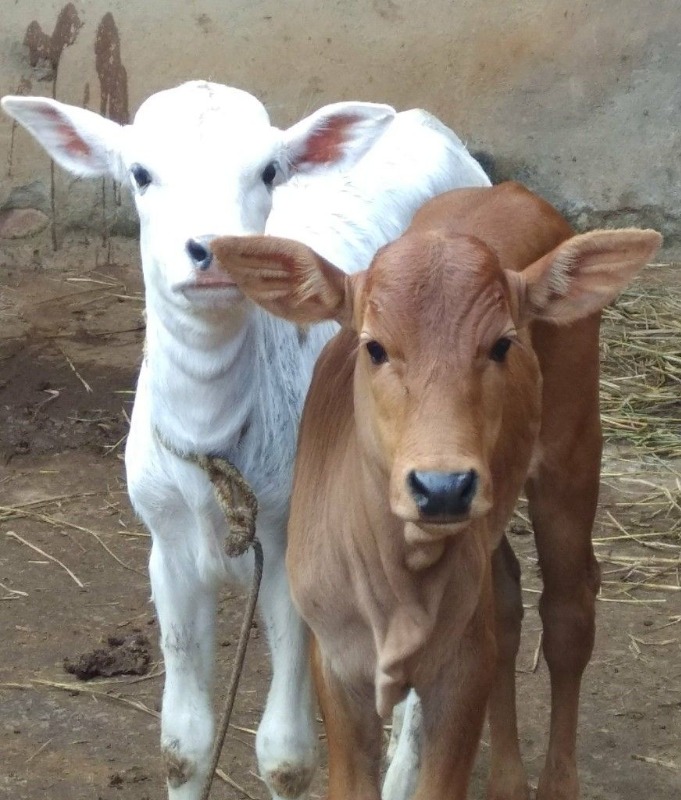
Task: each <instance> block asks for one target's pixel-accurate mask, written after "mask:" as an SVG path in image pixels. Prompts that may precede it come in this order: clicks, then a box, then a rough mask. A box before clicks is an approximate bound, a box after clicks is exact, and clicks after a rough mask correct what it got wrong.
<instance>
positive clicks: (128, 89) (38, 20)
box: [0, 0, 681, 249]
mask: <svg viewBox="0 0 681 800" xmlns="http://www.w3.org/2000/svg"><path fill="white" fill-rule="evenodd" d="M2 5H3V7H2V23H3V24H2V27H0V93H2V94H9V93H12V94H14V93H20V94H41V95H48V96H55V97H57V98H58V99H59V100H63V101H65V102H68V103H73V104H77V105H82V106H85V107H87V108H90V109H93V110H96V111H99V112H101V113H103V114H104V115H106V116H108V117H110V118H111V119H115V120H118V121H119V122H122V123H125V122H126V121H128V120H129V119H130V118H131V116H132V115H133V114H134V111H135V109H136V108H137V106H138V105H139V104H140V103H141V101H142V100H143V99H144V98H145V97H147V96H148V95H149V94H150V93H152V92H154V91H157V90H159V89H162V88H166V87H169V86H173V85H175V84H177V83H180V82H182V81H184V80H187V79H190V78H209V79H212V80H215V81H220V82H224V83H228V84H232V85H235V86H239V87H241V88H245V89H248V90H249V91H251V92H253V93H254V94H256V95H257V96H258V97H260V98H261V99H262V100H263V101H264V102H265V103H266V105H267V106H268V108H269V109H270V112H271V116H272V119H273V122H274V123H275V124H277V125H281V126H283V125H288V124H290V123H291V122H293V121H295V120H296V119H298V118H300V116H302V115H303V114H305V113H307V112H309V111H312V110H313V109H315V108H317V107H319V106H320V105H323V104H324V103H326V102H331V101H335V100H339V99H362V100H374V101H381V102H388V103H391V104H393V105H395V106H396V107H398V108H400V109H404V108H409V107H413V106H422V107H425V108H428V109H429V110H430V111H432V112H434V113H435V114H437V115H438V116H440V117H441V118H442V119H443V120H444V121H445V122H446V123H447V124H449V125H450V126H452V127H453V128H454V129H455V130H456V131H457V132H458V133H459V134H460V135H461V136H462V138H464V140H466V141H467V142H468V144H469V146H470V147H471V149H473V150H476V151H484V152H485V153H487V154H488V156H489V157H490V160H489V162H488V165H489V166H490V167H491V168H492V170H493V173H494V175H495V176H496V177H497V178H505V177H516V178H519V179H521V180H523V181H525V182H526V183H527V184H529V185H530V186H532V187H533V188H535V189H536V190H538V191H540V192H541V193H542V194H543V195H544V196H546V197H547V198H548V199H549V200H551V201H552V202H554V203H556V204H557V205H558V206H559V207H560V208H561V209H562V210H564V211H565V212H566V213H567V214H568V215H569V216H570V217H571V218H572V219H573V220H574V221H575V222H576V224H577V225H578V226H579V227H581V228H586V227H588V226H592V225H623V224H645V225H653V226H656V227H658V228H659V229H661V230H662V231H663V232H664V233H665V235H666V239H667V243H668V245H670V246H672V247H674V248H677V249H678V245H679V244H681V202H680V201H681V181H680V180H679V178H680V177H681V176H680V170H681V11H680V10H679V5H678V0H609V2H601V3H596V2H585V0H576V1H575V2H571V3H566V2H562V1H559V0H526V2H517V1H516V2H514V1H513V0H510V1H508V0H506V1H505V2H498V0H458V2H453V1H452V0H409V1H408V2H407V0H368V1H367V2H360V0H296V2H284V0H251V1H250V2H248V3H245V2H243V0H242V2H235V0H194V1H193V2H191V1H190V2H188V1H187V0H166V2H160V1H157V2H146V3H142V2H124V0H109V1H108V2H107V0H89V2H87V3H84V2H81V3H78V2H76V3H68V4H65V3H64V2H63V0H59V2H55V0H18V2H12V3H10V2H9V0H4V2H3V4H2ZM17 210H20V213H19V212H18V211H17ZM74 228H75V229H78V230H83V231H85V232H89V233H91V234H97V235H99V234H101V235H102V236H106V235H108V234H109V233H111V232H112V231H113V232H115V233H124V234H130V235H134V232H135V223H134V215H133V214H132V211H131V208H130V204H129V202H127V200H126V198H125V196H123V197H120V194H119V193H118V192H117V191H116V190H115V187H113V186H112V185H110V183H108V182H106V183H105V182H102V181H101V180H98V181H93V182H87V181H83V180H74V179H73V178H72V177H70V176H67V175H65V174H64V173H63V172H61V170H58V169H57V170H54V169H51V166H50V162H49V159H48V158H47V156H46V155H45V154H44V153H43V152H42V151H41V150H40V148H39V147H38V146H37V145H35V144H34V143H33V142H32V141H31V139H30V138H29V136H28V135H27V134H25V132H24V131H23V130H21V129H17V128H16V127H15V126H14V125H13V124H12V122H11V121H10V120H9V119H7V118H4V117H3V118H2V119H0V246H9V244H11V242H12V241H14V239H13V238H11V237H23V240H27V238H28V239H31V238H32V237H37V238H36V241H39V242H40V243H41V246H48V245H52V244H53V243H56V244H57V245H58V244H59V241H60V239H61V237H63V236H64V235H65V233H66V232H67V231H68V230H71V229H74ZM46 243H47V244H46Z"/></svg>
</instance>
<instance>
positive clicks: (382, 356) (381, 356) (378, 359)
mask: <svg viewBox="0 0 681 800" xmlns="http://www.w3.org/2000/svg"><path fill="white" fill-rule="evenodd" d="M366 348H367V352H368V353H369V358H370V359H371V363H372V364H376V366H378V365H379V364H385V362H386V361H387V360H388V354H387V353H386V352H385V348H384V347H383V345H382V344H379V343H378V342H377V341H376V340H375V339H372V340H371V341H370V342H367V343H366Z"/></svg>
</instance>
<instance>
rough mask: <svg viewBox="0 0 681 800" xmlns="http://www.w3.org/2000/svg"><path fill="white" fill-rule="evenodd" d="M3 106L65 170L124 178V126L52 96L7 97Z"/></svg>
mask: <svg viewBox="0 0 681 800" xmlns="http://www.w3.org/2000/svg"><path fill="white" fill-rule="evenodd" d="M1 102H2V107H3V109H4V110H5V111H6V112H7V114H9V116H10V117H13V118H14V119H15V120H16V121H17V122H18V123H19V124H20V125H23V127H24V128H26V130H27V131H28V132H29V133H30V134H31V135H32V136H33V137H35V139H37V141H38V142H39V143H40V144H41V145H42V146H43V147H44V148H45V150H47V152H48V154H49V155H50V156H51V157H52V158H53V159H54V160H55V161H56V162H57V163H58V164H59V165H60V166H62V167H63V168H64V169H66V170H68V171H69V172H72V173H74V174H75V175H81V176H83V177H96V176H98V175H109V176H111V177H112V178H115V179H116V180H121V179H122V177H123V176H122V171H123V167H122V164H121V160H120V140H121V133H122V131H123V127H122V126H121V125H119V124H118V123H116V122H112V121H111V120H108V119H105V118H104V117H102V116H100V115H99V114H95V113H94V112H93V111H86V110H85V109H84V108H77V107H76V106H69V105H66V104H64V103H59V102H58V101H57V100H51V99H50V98H48V97H12V96H9V97H3V98H2V101H1Z"/></svg>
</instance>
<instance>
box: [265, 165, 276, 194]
mask: <svg viewBox="0 0 681 800" xmlns="http://www.w3.org/2000/svg"><path fill="white" fill-rule="evenodd" d="M276 177H277V165H276V164H275V163H274V161H273V162H272V163H271V164H268V165H267V166H266V167H265V169H264V170H263V171H262V182H263V183H264V184H265V186H267V187H268V188H271V186H272V184H273V183H274V179H275V178H276Z"/></svg>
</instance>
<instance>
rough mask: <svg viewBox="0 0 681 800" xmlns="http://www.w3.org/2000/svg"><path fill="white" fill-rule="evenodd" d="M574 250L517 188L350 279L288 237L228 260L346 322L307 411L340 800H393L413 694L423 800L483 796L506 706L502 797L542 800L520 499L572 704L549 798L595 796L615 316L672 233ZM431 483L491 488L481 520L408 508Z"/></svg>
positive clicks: (288, 312) (297, 498)
mask: <svg viewBox="0 0 681 800" xmlns="http://www.w3.org/2000/svg"><path fill="white" fill-rule="evenodd" d="M571 237H572V231H571V230H570V228H569V226H568V224H567V223H566V222H565V220H563V218H562V217H561V216H560V215H559V214H558V213H557V212H556V211H555V210H554V209H553V208H552V207H551V206H549V205H548V204H547V203H545V202H544V201H542V200H540V199H539V198H537V197H536V196H534V195H533V194H531V193H530V192H529V191H527V190H526V189H524V188H523V187H521V186H519V185H517V184H504V185H502V186H499V187H495V188H491V189H489V188H484V189H464V190H459V191H456V192H451V193H448V194H446V195H443V196H442V197H440V198H437V199H435V200H433V201H431V202H430V203H428V204H427V205H426V206H425V207H424V208H423V209H422V210H421V211H420V212H419V213H418V214H417V215H416V217H415V218H414V221H413V223H412V226H411V227H410V229H409V230H408V231H407V232H406V233H405V235H404V236H403V237H402V238H401V239H399V240H398V241H397V242H395V243H393V244H391V245H389V246H387V247H386V248H383V249H382V250H381V251H379V253H378V254H377V256H376V258H375V259H374V261H373V263H372V266H371V267H370V269H369V270H368V272H366V273H361V274H358V275H355V276H353V277H351V278H347V277H345V276H343V274H342V273H340V271H338V270H335V269H334V268H333V267H332V266H331V265H329V264H328V262H325V261H324V260H323V259H320V258H319V257H318V256H317V255H316V254H314V253H313V252H312V251H310V250H308V249H307V248H305V247H304V246H302V245H299V244H297V243H293V242H287V241H286V240H279V239H251V240H248V239H231V238H226V239H223V240H217V241H216V242H215V243H214V248H213V249H214V251H215V253H216V254H217V256H218V258H219V260H220V262H221V263H222V264H223V265H224V268H226V269H228V270H229V271H230V273H231V274H232V276H233V277H234V279H235V281H236V282H237V284H238V285H240V286H241V287H242V289H244V291H246V293H247V294H249V295H250V296H251V297H252V298H253V299H254V300H256V302H259V303H261V305H263V306H264V307H265V308H268V309H269V310H270V311H273V312H274V313H278V314H280V315H281V316H285V317H287V318H289V319H293V320H295V321H297V322H312V321H315V320H318V319H326V318H329V317H335V318H336V319H338V320H339V321H340V322H341V324H343V325H344V328H343V330H342V331H341V333H340V334H339V335H338V336H337V337H336V338H335V339H334V340H332V341H331V342H330V343H329V344H328V345H327V347H326V349H325V350H324V352H323V353H322V355H321V357H320V359H319V361H318V364H317V367H316V369H315V373H314V377H313V381H312V386H311V389H310V393H309V396H308V399H307V403H306V406H305V411H304V415H303V420H302V423H301V429H300V438H299V449H298V458H297V463H296V470H295V477H294V489H293V497H292V504H291V517H290V523H289V548H288V555H287V566H288V569H289V573H290V577H291V586H292V591H293V596H294V600H295V602H296V604H297V605H298V607H299V609H300V612H301V614H302V615H303V617H304V618H305V620H306V621H307V622H308V624H309V625H310V627H311V629H312V631H313V633H314V635H315V638H316V647H317V650H316V655H315V675H316V682H317V688H318V692H319V696H320V701H321V705H322V709H323V712H324V716H325V720H326V725H327V733H328V738H329V765H330V771H329V782H330V787H329V800H346V798H353V800H358V799H359V800H377V798H378V797H379V788H378V763H379V760H378V759H379V755H378V754H379V753H380V720H381V717H383V716H385V715H386V714H387V713H389V712H390V710H391V709H392V707H393V705H394V704H395V703H396V702H397V701H399V700H400V699H402V698H403V697H404V695H405V693H406V692H407V691H408V689H410V688H414V689H416V691H417V693H418V694H419V696H420V698H421V701H422V705H423V719H424V730H423V743H422V748H423V749H422V758H421V764H422V768H421V774H420V777H419V783H418V786H417V790H416V795H415V798H416V800H444V798H448V799H451V798H464V797H466V794H467V786H468V780H469V776H470V771H471V767H472V763H473V759H474V756H475V752H476V750H477V746H478V741H479V736H480V731H481V728H482V724H483V720H484V715H485V709H486V707H487V705H488V701H489V716H490V725H491V744H492V751H491V775H490V781H489V787H488V797H489V798H491V799H492V798H494V799H495V800H501V799H502V798H503V800H526V798H527V796H528V789H527V780H526V777H525V773H524V770H523V767H522V763H521V761H520V754H519V750H518V744H517V724H516V712H515V678H514V669H515V657H516V652H517V647H518V640H519V631H520V621H521V617H522V603H521V601H520V585H519V574H518V565H517V561H516V560H515V557H514V556H513V553H512V551H511V549H510V547H509V545H508V543H507V541H506V540H505V539H504V528H505V525H506V523H507V521H508V518H509V516H510V515H511V513H512V511H513V507H514V505H515V502H516V500H517V497H518V495H519V493H520V491H521V489H522V487H523V484H526V487H527V492H528V497H529V500H530V514H531V517H532V521H533V524H534V528H535V534H536V537H537V546H538V551H539V558H540V565H541V568H542V572H543V575H544V580H545V590H544V594H543V596H542V600H541V605H540V610H541V614H542V619H543V622H544V627H545V635H544V652H545V655H546V659H547V662H548V665H549V669H550V671H551V685H552V712H551V735H550V741H549V751H548V756H547V762H546V767H545V769H544V772H543V774H542V777H541V781H540V788H539V798H540V800H549V799H551V800H557V798H561V800H562V799H563V798H565V799H569V800H575V798H576V797H577V795H578V783H577V773H576V765H575V741H576V721H577V704H578V699H579V685H580V680H581V674H582V671H583V669H584V667H585V666H586V663H587V662H588V660H589V657H590V654H591V648H592V644H593V629H594V599H595V594H596V591H597V589H598V567H597V565H596V562H595V559H594V556H593V551H592V548H591V540H590V536H591V527H592V524H593V517H594V513H595V507H596V500H597V493H598V473H599V466H600V452H601V438H600V424H599V415H598V330H599V316H598V313H595V312H598V310H600V308H601V307H602V305H604V303H605V302H607V301H608V300H609V299H611V298H612V297H614V296H615V294H616V293H617V292H618V291H619V290H620V289H621V288H622V286H623V285H624V284H625V283H626V282H627V280H628V279H629V278H630V277H631V275H632V274H633V273H634V272H635V271H636V270H637V269H639V268H640V267H641V266H642V265H643V264H644V263H645V262H646V261H647V260H648V258H650V256H651V255H652V253H653V252H654V250H655V249H656V248H657V246H658V245H659V240H660V237H659V235H658V234H656V233H654V232H652V231H647V232H641V231H638V232H637V231H625V232H605V233H596V234H586V235H584V236H579V237H573V238H571ZM258 257H259V258H260V261H259V262H258ZM256 262H258V263H259V265H258V266H254V264H255V263H256ZM273 281H274V282H275V283H276V287H274V283H273ZM301 287H302V288H301ZM543 320H555V321H560V322H570V323H571V324H567V325H564V326H563V327H558V326H556V325H555V324H554V322H548V321H543ZM530 323H531V324H530ZM502 337H508V338H510V339H512V342H513V343H512V345H511V347H510V349H509V351H508V353H507V355H506V358H505V360H504V362H503V363H497V362H495V361H493V360H491V358H490V352H491V349H492V348H493V346H494V345H495V342H497V341H498V340H499V339H500V338H502ZM367 341H378V342H380V343H381V344H382V345H383V347H384V348H385V350H386V351H387V353H388V362H387V363H382V364H379V365H375V364H373V363H372V362H371V360H370V358H369V355H368V353H367V348H366V347H365V345H366V343H367ZM542 386H543V388H542ZM414 469H417V470H436V471H443V472H458V471H462V472H465V471H467V470H470V469H474V470H475V471H476V472H477V473H478V476H479V484H478V490H477V493H476V495H475V498H474V500H473V502H472V505H471V507H470V513H469V514H468V515H467V516H466V517H465V518H464V519H458V518H457V519H454V518H452V519H445V520H441V521H439V524H435V523H433V522H432V520H429V519H425V518H423V516H422V514H421V512H420V510H419V508H418V507H417V505H416V504H415V501H414V499H413V497H412V496H411V494H410V491H409V489H408V483H407V475H408V474H409V472H410V471H411V470H414Z"/></svg>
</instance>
